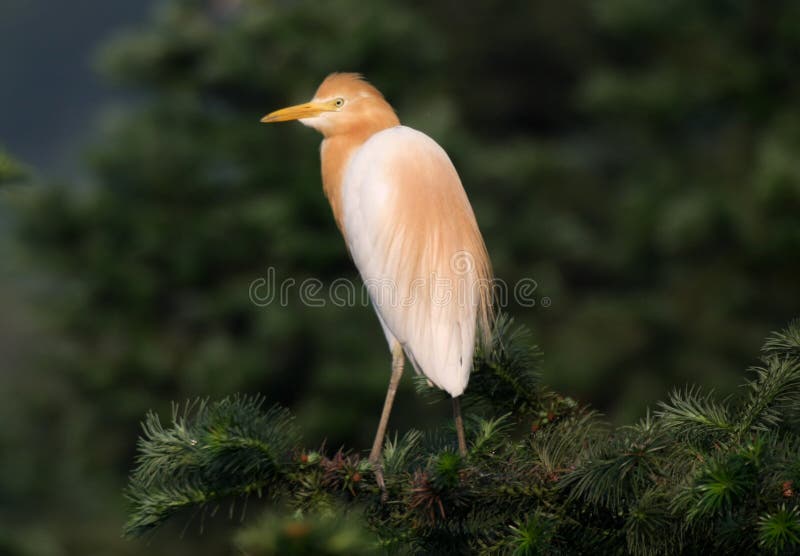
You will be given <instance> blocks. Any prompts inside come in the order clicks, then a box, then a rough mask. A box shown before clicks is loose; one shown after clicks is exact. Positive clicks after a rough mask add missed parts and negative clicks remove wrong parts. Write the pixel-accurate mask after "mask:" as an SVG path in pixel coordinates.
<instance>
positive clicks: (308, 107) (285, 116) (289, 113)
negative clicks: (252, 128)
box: [261, 102, 337, 124]
mask: <svg viewBox="0 0 800 556" xmlns="http://www.w3.org/2000/svg"><path fill="white" fill-rule="evenodd" d="M336 110H337V108H336V106H334V105H333V103H332V102H306V103H305V104H297V105H295V106H289V107H288V108H281V109H280V110H275V112H270V113H269V114H267V115H266V116H264V117H263V118H261V123H265V124H270V123H273V122H288V121H290V120H300V119H303V118H313V117H314V116H319V115H320V114H322V113H323V112H334V111H336Z"/></svg>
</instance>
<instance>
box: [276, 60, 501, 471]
mask: <svg viewBox="0 0 800 556" xmlns="http://www.w3.org/2000/svg"><path fill="white" fill-rule="evenodd" d="M295 119H296V120H300V122H301V123H303V124H304V125H307V126H310V127H312V128H314V129H316V130H318V131H319V132H320V133H322V135H323V136H324V139H323V142H322V146H321V150H320V152H321V158H322V184H323V189H324V191H325V195H326V196H327V197H328V200H329V201H330V204H331V208H332V210H333V215H334V218H335V220H336V223H337V225H338V226H339V229H340V230H341V231H342V234H343V235H344V237H345V241H346V242H347V245H348V247H349V249H350V253H351V255H352V256H353V260H354V261H355V263H356V266H357V267H358V270H359V272H360V274H361V276H362V278H363V279H364V281H365V283H366V284H367V286H368V288H369V287H370V285H373V286H374V284H375V283H378V284H379V285H381V284H388V285H389V286H390V288H392V289H393V290H392V291H393V293H394V297H393V298H391V299H385V298H383V297H381V296H380V295H378V293H379V292H376V291H374V290H370V295H371V298H372V301H373V305H374V306H375V309H376V312H377V314H378V317H379V319H380V322H381V325H382V326H383V329H384V333H385V334H386V338H387V340H388V342H389V345H390V348H391V350H392V355H393V364H392V379H391V381H390V386H389V391H388V393H387V398H386V403H385V405H384V411H383V414H382V416H381V422H380V425H379V427H378V433H377V435H376V438H375V442H374V444H373V447H372V452H371V454H370V460H371V461H372V462H373V463H374V464H376V465H378V464H379V458H380V452H381V447H382V444H383V436H384V433H385V430H386V425H387V422H388V417H389V412H390V410H391V406H392V402H393V399H394V393H395V391H396V389H397V384H398V382H399V379H400V375H401V373H402V369H403V353H405V354H406V355H408V357H409V358H410V359H411V361H412V363H413V364H414V366H415V368H416V369H417V371H419V372H422V373H424V374H425V375H426V376H427V377H428V379H429V380H430V381H431V382H433V383H434V384H436V385H437V386H439V387H440V388H443V389H444V390H446V391H448V392H449V393H450V394H451V395H452V396H453V403H454V411H455V415H456V425H457V427H456V428H457V432H458V445H459V450H460V451H461V452H462V453H464V452H465V450H466V444H465V440H464V434H463V424H462V423H461V414H460V408H459V405H458V396H460V395H461V393H462V392H463V391H464V388H465V387H466V385H467V380H468V378H469V372H470V368H471V364H472V354H473V348H474V346H475V339H476V333H477V332H478V331H481V332H482V334H481V336H482V338H483V340H484V341H486V342H488V341H489V334H490V329H491V320H492V304H491V284H490V280H491V265H490V262H489V257H488V254H487V252H486V248H485V246H484V243H483V238H482V237H481V234H480V230H479V229H478V225H477V222H476V220H475V216H474V214H473V212H472V207H471V206H470V204H469V200H468V199H467V196H466V193H465V192H464V189H463V187H462V186H461V180H460V179H459V177H458V174H457V172H456V170H455V168H454V167H453V165H452V163H451V162H450V159H449V158H448V156H447V154H446V153H445V152H444V150H442V148H441V147H440V146H439V145H437V144H436V142H435V141H433V140H432V139H431V138H430V137H428V136H427V135H425V134H423V133H420V132H418V131H415V130H413V129H410V128H408V127H404V126H401V125H400V121H399V120H398V118H397V116H396V115H395V113H394V110H393V109H392V107H391V106H390V105H389V103H387V102H386V100H385V99H384V98H383V95H382V94H381V93H380V92H379V91H378V90H377V89H376V88H375V87H373V86H372V85H370V84H369V83H367V82H366V81H365V80H364V79H363V78H362V77H361V76H360V75H358V74H354V73H334V74H331V75H329V76H328V77H327V78H326V79H325V80H324V81H323V82H322V84H321V85H320V86H319V88H318V89H317V92H316V94H315V95H314V98H313V99H312V100H311V101H310V102H308V103H305V104H300V105H297V106H292V107H289V108H285V109H282V110H278V111H276V112H272V113H271V114H269V115H267V116H265V117H264V118H263V119H262V121H264V122H278V121H286V120H295Z"/></svg>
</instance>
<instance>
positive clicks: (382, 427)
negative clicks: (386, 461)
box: [369, 341, 405, 497]
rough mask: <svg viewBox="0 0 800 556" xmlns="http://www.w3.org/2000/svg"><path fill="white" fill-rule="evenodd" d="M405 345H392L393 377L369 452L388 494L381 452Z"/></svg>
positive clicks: (401, 372) (384, 490)
mask: <svg viewBox="0 0 800 556" xmlns="http://www.w3.org/2000/svg"><path fill="white" fill-rule="evenodd" d="M404 364H405V359H404V358H403V346H401V345H400V342H397V341H395V342H394V343H393V345H392V378H390V379H389V389H388V390H387V391H386V401H385V402H384V403H383V413H381V420H380V423H378V432H377V433H375V441H374V442H373V443H372V451H371V452H370V453H369V461H370V463H371V464H372V467H373V469H375V481H376V482H377V483H378V486H379V487H381V490H382V491H383V493H384V497H385V496H386V484H385V483H384V481H383V468H382V467H381V463H380V460H381V452H382V451H383V438H384V436H386V426H387V425H388V424H389V414H390V413H391V412H392V404H393V403H394V395H395V394H396V393H397V385H398V384H400V377H401V376H402V375H403V365H404Z"/></svg>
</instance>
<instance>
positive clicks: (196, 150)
mask: <svg viewBox="0 0 800 556" xmlns="http://www.w3.org/2000/svg"><path fill="white" fill-rule="evenodd" d="M101 58H102V65H103V68H104V71H105V73H106V74H107V75H108V77H109V79H110V80H111V81H112V82H114V83H117V84H120V85H122V86H124V87H126V88H128V89H129V90H131V91H134V92H138V93H140V97H139V101H138V102H137V103H136V104H135V105H134V106H131V107H130V108H128V109H126V110H124V111H120V112H116V113H112V114H109V117H108V119H107V124H106V126H105V128H104V129H103V130H101V131H100V133H99V136H98V140H97V143H96V146H95V148H94V149H93V152H92V154H91V157H90V160H89V164H90V167H91V171H92V178H91V180H90V182H89V183H87V184H83V185H82V186H80V187H78V186H70V187H66V186H59V185H54V184H40V185H39V186H37V187H32V188H27V189H29V190H30V192H29V193H27V194H26V195H25V196H24V198H22V199H20V198H19V194H17V195H15V198H14V200H13V201H14V202H13V203H10V202H6V199H3V198H0V201H1V202H3V204H4V205H6V206H8V205H11V207H12V209H13V211H14V213H15V219H16V220H17V222H18V226H17V230H18V233H17V234H16V235H15V236H14V238H13V240H14V244H13V247H12V248H11V249H12V250H13V252H14V253H22V254H24V256H25V257H26V261H27V264H28V265H29V266H28V267H27V268H28V269H27V270H26V276H25V278H24V279H22V280H18V281H23V282H24V284H23V289H24V290H25V291H26V292H27V293H28V294H29V295H28V297H29V298H32V299H33V300H34V302H35V303H36V304H37V305H38V308H39V311H38V314H39V315H40V316H41V318H40V321H41V322H40V323H39V329H38V330H37V332H36V335H35V336H33V335H30V334H29V336H28V337H29V338H30V339H29V342H28V343H29V345H28V346H27V348H26V350H25V351H24V353H25V354H27V355H26V358H25V360H24V361H15V362H14V366H13V370H9V371H8V372H6V369H5V368H2V367H0V370H2V374H0V382H1V383H0V400H2V403H0V417H3V423H4V424H3V425H2V426H0V450H1V451H2V453H3V458H2V460H0V497H2V499H3V504H2V506H1V507H0V523H2V524H3V525H0V543H5V544H0V546H3V547H5V546H8V547H9V548H8V549H6V551H7V552H10V553H12V554H37V555H38V554H42V555H44V554H63V553H84V554H87V553H94V552H98V553H100V552H106V553H107V552H113V553H117V554H124V553H137V552H140V551H142V550H146V549H145V548H144V547H143V546H138V545H132V544H130V543H125V544H123V543H121V541H120V540H119V538H118V536H119V527H120V524H121V523H122V521H123V517H122V516H123V506H122V504H123V502H122V497H121V494H120V492H121V488H122V484H123V480H124V476H125V474H126V472H127V470H128V469H129V468H130V466H131V459H132V456H133V451H134V443H135V438H136V435H137V433H138V421H139V420H140V418H141V416H142V415H144V413H145V412H146V411H147V410H148V409H150V408H154V409H155V410H157V411H165V410H167V408H168V403H169V400H171V399H185V398H188V397H195V396H208V395H212V396H222V395H227V394H230V393H233V392H236V391H241V392H262V393H263V394H264V395H265V396H267V397H268V398H269V399H270V400H271V401H275V402H281V403H283V404H285V405H288V406H290V407H291V408H292V409H293V411H294V413H295V414H296V415H297V417H298V421H299V422H300V424H301V426H302V429H303V430H304V431H306V434H307V435H308V436H309V437H310V438H309V439H308V441H309V442H321V441H322V440H323V439H326V438H327V440H328V442H329V445H339V444H340V443H343V442H347V443H348V444H349V445H353V446H364V447H366V446H368V442H369V438H370V437H371V434H372V433H373V429H374V427H375V424H376V420H377V417H378V414H377V412H378V410H379V407H380V403H381V400H382V397H383V392H384V389H385V386H386V380H387V377H388V370H389V357H388V353H387V351H386V348H385V342H384V339H383V336H382V334H381V332H380V327H379V326H378V325H377V321H376V319H375V317H374V314H373V312H372V310H371V309H369V308H367V307H350V308H344V307H337V306H333V305H331V304H328V305H327V306H326V307H324V308H318V307H307V306H305V305H303V304H302V303H300V301H299V299H298V297H297V295H290V297H289V303H288V305H287V306H278V305H277V304H273V305H271V306H269V307H257V306H255V305H254V304H253V303H251V301H250V299H249V295H248V294H249V288H250V285H251V283H252V282H253V280H256V279H258V278H264V277H266V274H267V269H268V268H270V267H272V268H275V269H276V275H277V278H278V279H279V280H280V279H286V278H293V279H295V280H296V281H297V282H298V283H299V282H300V281H302V280H303V279H304V278H307V277H315V278H318V279H320V280H322V281H323V283H325V284H330V283H331V282H332V281H333V280H334V279H336V278H339V277H347V278H351V279H355V278H356V273H355V271H354V268H353V266H352V263H350V262H349V260H348V257H347V254H346V251H345V248H344V245H343V242H342V241H341V239H340V238H339V236H338V232H337V231H336V229H335V226H334V224H333V221H332V218H331V216H330V214H329V212H330V211H329V208H328V207H327V204H326V201H325V199H324V197H323V195H322V193H321V188H320V184H319V162H318V143H319V137H318V136H316V134H315V133H314V132H313V131H311V130H308V129H305V128H302V127H301V126H300V125H284V126H281V127H270V128H266V127H264V126H260V125H259V124H258V119H259V117H260V116H261V115H263V114H264V113H266V112H268V111H270V110H272V109H274V108H277V107H281V106H284V105H286V104H289V103H293V102H297V101H302V100H305V99H307V98H309V97H310V96H311V95H312V94H313V91H314V90H315V88H316V86H317V84H318V83H319V82H320V81H321V79H322V78H323V77H324V76H325V75H326V74H327V73H329V72H331V71H339V70H354V71H361V72H363V73H364V74H365V75H366V76H367V78H368V79H369V80H370V81H372V82H373V83H374V84H375V85H376V86H378V88H379V89H381V90H382V91H383V92H384V94H385V95H386V96H387V98H388V99H389V101H390V102H391V103H392V104H393V105H394V106H395V108H396V109H397V111H398V114H399V115H400V118H401V120H402V121H403V122H404V123H405V124H407V125H411V126H413V127H416V128H418V129H421V130H422V131H424V132H426V133H428V134H429V135H431V136H432V137H434V138H435V139H436V140H437V141H439V142H440V143H441V144H442V145H443V146H444V147H445V149H446V150H447V151H448V152H449V153H450V155H451V157H452V158H453V161H454V163H455V164H456V167H457V168H458V169H459V172H460V174H461V176H462V179H463V181H464V184H465V187H466V189H467V192H468V194H469V195H470V198H471V200H472V201H473V204H474V206H475V209H476V213H477V217H478V221H479V223H480V225H481V228H482V230H483V232H484V234H485V236H486V240H487V244H488V248H489V252H490V254H491V256H492V260H493V263H494V265H495V270H496V273H497V275H498V276H499V277H501V278H502V279H503V280H505V281H506V282H507V283H509V284H512V285H513V284H514V283H515V282H516V281H518V280H520V279H522V278H533V279H535V280H536V283H537V284H538V287H537V290H536V291H537V300H538V304H537V306H536V307H534V308H529V307H519V306H515V305H513V304H512V305H511V306H510V307H509V308H508V310H509V311H510V312H511V313H512V314H514V315H515V316H516V317H517V318H518V320H520V321H522V322H525V323H527V324H529V325H531V326H532V328H533V329H534V331H535V334H536V339H537V342H538V343H539V344H540V345H541V346H542V347H543V348H544V350H545V352H546V353H547V359H546V361H547V364H546V366H545V371H544V372H545V381H546V382H547V383H549V384H550V385H551V386H553V387H555V388H556V389H557V390H560V391H563V392H564V393H567V394H569V395H571V396H573V397H576V398H577V399H579V400H583V401H591V402H592V403H593V404H594V405H596V406H599V407H600V408H602V409H604V410H606V411H608V412H610V413H611V415H612V417H614V418H615V419H616V420H618V421H632V420H633V417H634V416H638V415H641V414H642V413H643V408H644V407H645V406H646V405H648V404H652V403H653V402H654V401H655V400H656V399H658V398H659V397H662V396H663V393H664V392H665V391H667V390H668V389H669V387H670V386H671V385H673V384H683V383H685V382H692V383H703V384H705V385H708V386H711V387H715V388H716V389H717V391H718V392H720V393H721V394H725V393H729V392H731V391H732V389H733V388H734V387H735V385H737V384H739V383H740V377H739V376H738V375H739V373H740V369H741V368H742V366H743V363H747V362H749V361H750V360H751V358H752V354H753V353H755V352H756V350H757V347H758V345H759V343H760V341H761V338H762V337H763V336H764V335H765V334H766V332H767V331H768V330H770V329H773V328H777V327H779V326H782V325H783V324H784V323H785V322H787V321H788V320H789V319H790V318H791V317H793V316H796V315H797V314H799V313H800V288H798V287H797V280H798V276H800V259H798V257H797V253H798V252H800V221H799V220H798V218H797V215H798V212H799V211H800V158H799V157H798V156H797V155H796V153H797V152H798V149H800V105H798V103H797V98H800V74H798V72H797V71H796V70H797V67H798V62H800V4H797V3H796V2H788V1H787V2H771V3H763V2H756V1H755V0H749V1H746V0H722V1H710V0H708V1H700V2H697V1H690V0H670V1H667V2H660V3H653V2H650V3H648V2H638V1H634V0H609V1H606V2H602V3H588V2H581V1H579V0H564V1H562V2H558V3H553V2H547V1H545V0H535V1H527V2H522V1H512V2H508V3H505V4H504V5H503V6H502V9H501V8H499V7H498V6H497V5H494V4H492V3H484V4H481V5H474V6H471V7H470V9H465V8H464V6H463V5H462V4H461V3H456V2H452V1H445V2H436V3H428V2H418V1H417V2H410V3H405V4H403V5H400V4H397V3H390V2H388V1H387V0H377V1H375V2H370V3H362V2H356V1H355V0H335V1H329V2H324V3H318V2H311V1H309V0H298V1H296V2H291V3H288V2H274V1H267V0H214V1H211V0H169V1H167V2H164V3H163V4H162V5H161V6H160V9H159V10H158V11H157V12H156V13H155V14H154V17H153V20H152V22H151V23H150V24H149V25H148V26H147V27H146V28H144V29H140V30H138V31H133V32H131V33H130V34H129V35H127V36H125V37H120V38H118V39H117V40H115V41H113V42H112V43H111V44H110V45H108V47H107V48H106V49H104V51H103V53H102V57H101ZM2 194H3V192H2V190H0V195H2ZM4 254H5V252H4ZM295 292H296V290H295ZM3 297H5V295H4V296H3ZM9 297H10V298H11V297H12V296H10V295H9ZM545 298H546V299H545ZM548 301H549V306H546V305H547V304H548ZM6 306H7V307H16V305H15V304H14V300H13V299H11V300H10V301H9V304H7V305H6ZM27 318H28V317H25V316H22V315H18V314H17V313H16V312H9V313H7V315H6V318H5V319H4V320H3V321H2V322H3V323H9V324H7V325H6V326H7V327H15V326H22V325H21V324H17V323H18V322H24V321H27ZM11 337H13V334H12V336H11ZM9 368H10V367H9ZM10 369H11V368H10ZM446 414H447V408H446V407H441V405H439V406H433V407H431V406H427V405H425V404H424V402H423V401H421V400H420V399H419V398H418V397H416V396H414V394H413V388H412V385H411V384H410V381H405V383H404V385H403V390H402V391H401V394H400V397H399V403H398V406H397V408H396V412H395V414H394V415H393V422H392V428H398V429H400V430H404V429H406V428H408V427H409V426H411V425H412V424H413V425H414V426H418V427H419V426H422V424H423V423H425V422H426V421H431V420H436V419H438V418H440V417H441V416H444V415H446ZM190 531H191V533H190V534H189V535H188V536H189V537H190V538H189V539H188V540H186V541H184V542H183V543H182V544H180V545H178V546H181V547H183V548H174V549H173V550H172V553H179V552H180V550H186V551H189V552H188V553H193V554H199V553H201V551H202V550H205V551H207V553H220V551H221V550H223V549H220V548H219V546H215V545H214V541H213V539H214V538H215V537H214V535H213V534H211V533H208V534H207V535H206V537H205V538H202V539H199V540H194V541H193V540H192V539H194V538H195V535H194V532H195V528H191V527H190ZM165 537H171V536H170V535H169V534H168V535H165ZM4 539H8V541H7V542H6V541H5V540H4ZM193 543H194V544H193ZM160 546H164V545H163V544H160ZM222 546H227V545H226V544H222Z"/></svg>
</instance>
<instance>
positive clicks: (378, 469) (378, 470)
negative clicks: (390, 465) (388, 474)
mask: <svg viewBox="0 0 800 556" xmlns="http://www.w3.org/2000/svg"><path fill="white" fill-rule="evenodd" d="M372 468H373V469H374V471H375V482H376V483H377V485H378V488H380V489H381V502H386V501H387V500H388V499H389V493H388V492H386V481H384V479H383V466H381V464H380V463H378V462H377V461H375V462H372Z"/></svg>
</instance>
